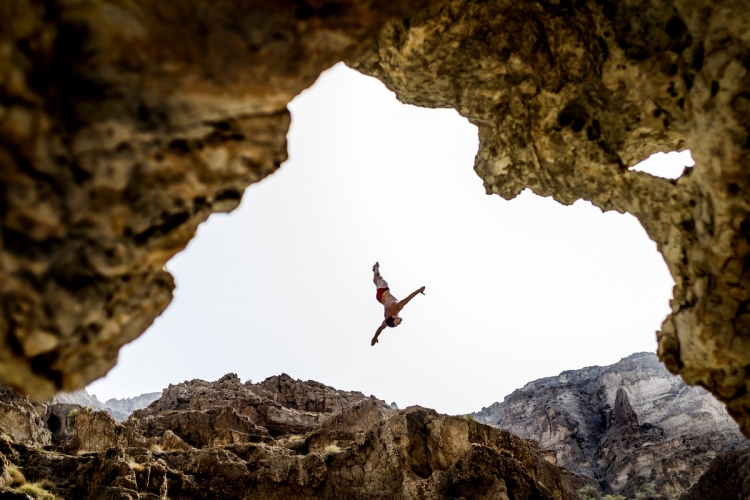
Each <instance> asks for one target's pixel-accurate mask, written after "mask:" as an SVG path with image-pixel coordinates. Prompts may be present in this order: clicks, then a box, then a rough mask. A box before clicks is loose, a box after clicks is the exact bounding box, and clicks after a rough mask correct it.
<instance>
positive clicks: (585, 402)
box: [474, 353, 750, 498]
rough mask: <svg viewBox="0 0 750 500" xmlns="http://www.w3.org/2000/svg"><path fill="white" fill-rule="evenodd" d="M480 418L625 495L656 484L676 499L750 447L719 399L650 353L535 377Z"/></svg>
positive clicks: (599, 485)
mask: <svg viewBox="0 0 750 500" xmlns="http://www.w3.org/2000/svg"><path fill="white" fill-rule="evenodd" d="M474 415H475V416H476V418H477V420H478V421H480V422H484V423H487V424H490V425H494V426H497V427H500V428H504V429H507V430H509V431H511V432H513V433H514V434H517V435H519V436H521V437H524V438H527V439H535V440H537V441H539V443H540V446H541V447H542V448H543V449H552V450H555V451H556V453H557V462H558V465H560V466H561V467H564V468H566V469H568V470H570V471H572V472H573V473H575V474H578V475H580V476H583V477H584V478H587V482H588V484H591V485H592V486H595V487H596V488H597V489H599V490H600V491H604V492H606V493H618V494H623V495H628V496H632V495H634V494H635V493H637V492H639V491H641V490H643V489H644V488H645V487H646V486H647V485H649V484H653V486H654V487H655V489H656V491H658V492H659V493H661V494H662V495H664V496H665V497H667V498H677V497H679V495H680V494H682V493H684V492H685V491H686V490H687V489H688V488H690V487H691V486H692V485H694V484H695V483H696V482H697V481H698V479H699V478H700V477H701V475H702V474H703V473H704V472H705V471H706V470H707V469H708V465H709V462H710V461H711V460H712V459H713V458H714V457H716V456H718V455H719V454H721V452H723V451H727V450H732V449H735V448H739V447H742V446H747V445H750V441H748V440H747V439H745V438H744V437H743V436H742V434H741V433H740V432H739V429H738V426H737V424H736V422H734V421H733V420H732V419H730V418H729V417H728V416H727V415H726V413H725V412H724V409H723V408H722V405H721V404H720V403H718V402H717V401H716V400H715V399H714V398H713V397H711V395H710V394H708V393H707V392H706V391H704V390H703V389H700V388H697V387H689V386H687V385H685V383H684V382H683V381H682V379H680V378H679V377H675V376H673V375H671V374H669V372H668V371H667V370H666V369H665V368H664V366H663V365H662V364H661V363H659V362H658V360H657V358H656V356H655V355H653V354H649V353H638V354H633V355H631V356H628V357H627V358H624V359H622V360H621V361H620V362H618V363H615V364H613V365H610V366H593V367H588V368H583V369H581V370H572V371H566V372H563V373H561V374H560V375H558V376H557V377H547V378H543V379H540V380H536V381H534V382H530V383H528V384H526V385H525V386H524V387H523V388H522V389H519V390H517V391H515V392H513V393H512V394H510V395H509V396H506V397H505V399H504V400H503V401H502V402H499V403H495V404H493V405H492V406H490V407H488V408H483V409H482V411H480V412H477V413H475V414H474Z"/></svg>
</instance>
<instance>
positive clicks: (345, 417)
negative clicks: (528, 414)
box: [0, 374, 565, 500]
mask: <svg viewBox="0 0 750 500" xmlns="http://www.w3.org/2000/svg"><path fill="white" fill-rule="evenodd" d="M255 391H257V393H256V392H255ZM258 393H263V394H264V396H260V395H259V394H258ZM268 397H270V398H273V399H269V398H268ZM21 399H24V398H21ZM56 405H60V403H56V404H53V405H51V406H56ZM32 406H33V405H32ZM315 408H317V410H315ZM271 409H273V411H274V412H276V413H274V414H273V415H274V418H270V417H269V416H268V414H269V413H270V412H271ZM282 418H285V419H286V420H285V422H283V423H282V422H281V419H282ZM74 420H75V423H74V429H73V435H72V438H71V439H70V440H69V441H68V442H66V443H60V444H61V446H60V447H56V446H47V447H45V448H44V449H41V448H39V447H36V446H30V445H29V444H28V443H25V442H24V441H23V440H14V439H8V438H7V437H4V436H0V496H3V498H6V496H7V497H8V498H11V497H12V498H19V500H20V498H21V497H20V496H18V492H17V490H15V489H14V488H13V487H11V481H10V476H9V474H6V472H7V471H8V470H9V467H10V466H11V464H13V465H14V466H16V467H18V468H19V469H20V470H21V472H22V473H23V474H24V475H25V476H26V479H27V480H28V481H35V482H36V481H41V480H42V479H45V480H46V481H47V483H46V486H45V487H46V488H47V489H48V490H51V491H52V492H53V493H54V494H55V495H58V496H59V497H62V498H66V499H87V500H103V499H123V500H124V499H126V498H127V499H139V498H143V499H157V498H160V499H165V500H166V499H167V498H185V499H187V498H201V499H213V498H223V499H251V498H252V499H259V498H264V499H269V500H277V499H278V500H281V499H289V498H296V499H297V498H298V499H307V498H309V499H340V498H359V499H383V500H385V499H389V500H399V499H403V500H407V499H409V500H411V499H413V500H418V499H419V500H444V499H446V498H456V499H458V498H471V499H477V500H483V499H484V500H502V499H506V500H507V499H509V498H512V499H514V500H564V499H565V491H564V490H563V487H562V479H561V476H560V472H559V470H558V469H557V467H555V466H554V465H552V464H551V463H550V462H549V461H547V460H545V458H544V456H543V454H542V453H540V451H539V450H538V448H537V447H536V446H535V444H534V443H529V442H527V441H526V440H524V439H521V438H519V437H517V436H514V435H512V434H511V433H509V432H507V431H503V430H498V429H494V428H492V427H489V426H485V425H483V424H480V423H478V422H476V421H471V420H468V419H465V418H463V417H447V416H444V415H438V414H437V413H435V412H434V411H432V410H426V409H423V408H420V407H411V408H408V409H406V410H401V411H396V410H393V409H391V408H390V406H389V405H387V404H386V403H385V402H384V401H380V400H378V399H376V398H374V397H372V396H371V397H369V398H367V397H364V395H362V394H361V393H356V392H346V391H337V390H336V389H333V388H331V387H327V386H324V385H323V384H319V383H317V382H312V381H308V382H302V381H298V380H293V379H291V378H290V377H288V376H286V375H282V376H280V377H271V378H269V379H267V380H266V381H264V382H261V383H260V384H251V383H246V384H243V383H241V381H240V380H239V379H238V378H237V376H236V375H234V374H229V375H227V376H225V377H223V378H222V379H220V380H219V381H217V382H213V383H211V382H205V381H200V380H193V381H189V382H185V383H182V384H177V385H172V386H170V387H169V388H167V389H165V390H164V392H163V395H162V397H161V398H160V399H159V400H157V401H155V402H153V403H152V404H151V405H150V406H149V407H148V408H147V409H144V410H138V411H136V412H135V414H134V415H133V417H131V418H130V419H128V420H127V421H125V422H123V423H117V422H115V420H114V419H113V418H112V416H111V415H109V414H108V413H106V412H103V411H99V412H97V411H93V410H90V409H88V408H83V409H81V410H79V411H78V413H77V414H76V415H75V419H74ZM312 421H316V422H317V423H316V424H315V425H310V422H312ZM266 422H271V423H272V424H273V429H274V431H275V432H269V430H271V429H268V428H266V427H264V426H263V425H260V424H261V423H266ZM37 423H38V422H37ZM305 426H306V427H305ZM302 427H305V430H304V433H303V434H289V432H293V431H300V430H301V428H302ZM282 432H287V434H283V435H281V433H282ZM13 495H16V496H13Z"/></svg>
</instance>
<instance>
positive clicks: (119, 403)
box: [53, 389, 162, 422]
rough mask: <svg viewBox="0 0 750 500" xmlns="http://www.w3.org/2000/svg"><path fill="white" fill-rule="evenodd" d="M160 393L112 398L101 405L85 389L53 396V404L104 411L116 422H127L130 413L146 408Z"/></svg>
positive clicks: (94, 395) (97, 399) (94, 396)
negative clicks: (72, 405)
mask: <svg viewBox="0 0 750 500" xmlns="http://www.w3.org/2000/svg"><path fill="white" fill-rule="evenodd" d="M161 394H162V393H161V392H149V393H146V394H141V395H140V396H135V397H132V398H122V399H117V398H112V399H108V400H107V401H106V402H105V403H102V402H101V401H100V400H99V398H97V397H96V394H89V393H88V391H87V390H86V389H81V390H80V391H75V392H71V393H61V394H58V395H57V396H55V398H54V399H53V402H55V403H64V404H74V405H80V406H82V407H86V408H92V409H94V410H97V411H106V412H107V413H109V414H110V415H112V417H114V419H115V420H116V421H118V422H123V421H125V420H127V418H128V417H129V416H130V414H131V413H133V412H134V411H135V410H140V409H142V408H145V407H147V406H148V405H150V404H151V403H152V402H153V401H156V400H157V399H159V398H160V397H161Z"/></svg>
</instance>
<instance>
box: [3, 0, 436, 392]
mask: <svg viewBox="0 0 750 500" xmlns="http://www.w3.org/2000/svg"><path fill="white" fill-rule="evenodd" d="M429 3H430V0H410V1H406V0H394V1H389V2H373V1H371V0H342V1H336V2H327V1H322V2H319V1H303V2H300V1H296V0H280V1H274V2H267V1H265V0H249V1H243V2H239V1H235V0H220V1H206V0H186V1H181V2H177V3H174V2H163V1H161V0H144V1H139V2H135V3H134V2H130V1H126V0H114V1H104V0H83V1H75V2H67V1H57V0H53V1H50V2H46V1H41V0H7V1H5V0H4V1H3V2H0V47H2V51H1V53H0V137H2V141H0V200H1V202H0V300H1V301H2V303H3V307H2V308H1V309H0V339H1V340H2V343H1V344H0V345H1V348H0V379H2V380H4V381H5V382H7V383H8V384H10V385H11V386H13V387H16V388H20V389H23V390H24V391H26V392H28V393H30V394H33V395H35V396H38V397H50V396H52V395H53V394H54V393H55V392H58V391H60V390H63V391H72V390H76V389H80V388H82V387H83V386H85V385H86V384H87V383H88V382H90V381H92V380H94V379H96V378H98V377H101V376H102V375H104V374H105V373H106V372H107V371H108V370H109V369H110V368H111V367H112V366H113V365H114V364H115V362H116V361H117V355H118V351H119V349H120V347H121V346H123V345H124V344H126V343H128V342H130V341H132V340H133V339H135V338H137V337H138V336H139V335H140V334H141V333H142V332H143V331H144V330H145V329H146V328H147V327H148V326H149V325H150V324H151V322H152V321H153V319H154V318H155V317H156V316H158V315H159V314H160V313H161V312H162V311H163V310H164V309H165V308H166V307H167V305H168V304H169V302H170V300H171V298H172V289H173V288H174V282H173V280H172V277H171V276H170V275H169V273H167V272H166V271H165V270H164V264H165V263H166V262H167V261H168V260H169V259H170V258H171V257H172V256H173V255H175V253H177V252H179V251H180V250H182V249H183V248H184V247H185V246H186V245H187V243H188V241H189V240H190V239H191V238H192V237H193V235H194V234H195V230H196V227H197V226H198V224H200V223H201V222H203V221H205V220H206V219H207V218H208V217H209V216H210V215H211V214H212V213H216V212H227V211H231V210H232V209H234V208H235V207H237V205H238V204H239V202H240V200H241V198H242V195H243V192H244V190H245V188H246V187H247V186H248V185H250V184H252V183H254V182H257V181H259V180H260V179H262V178H264V177H266V176H267V175H269V174H271V173H273V172H274V171H275V170H276V169H277V168H278V167H279V165H280V164H281V163H282V162H283V161H284V160H285V159H286V157H287V154H286V132H287V130H288V127H289V113H288V111H287V110H286V104H287V103H288V102H289V101H290V100H291V99H292V98H293V97H294V96H296V95H297V94H298V93H299V92H301V91H302V90H303V89H304V88H306V87H308V86H309V85H311V84H312V83H313V82H314V81H315V79H316V78H317V76H318V75H319V74H320V73H321V72H322V71H323V70H325V69H327V68H329V67H330V66H332V65H333V64H335V63H336V62H339V61H341V60H342V59H345V58H348V57H351V56H353V55H355V54H356V53H357V52H358V51H359V50H360V49H361V48H362V47H363V44H365V43H367V42H368V41H369V40H370V39H371V38H372V36H373V35H374V34H375V33H376V31H377V30H378V29H379V28H380V27H382V26H383V25H384V23H385V22H386V21H387V20H389V19H392V18H395V17H403V16H404V15H407V14H408V13H410V12H413V11H416V10H417V9H419V8H421V7H425V6H427V5H428V4H429Z"/></svg>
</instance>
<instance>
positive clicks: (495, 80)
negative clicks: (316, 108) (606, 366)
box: [349, 0, 750, 437]
mask: <svg viewBox="0 0 750 500" xmlns="http://www.w3.org/2000/svg"><path fill="white" fill-rule="evenodd" d="M749 32H750V9H748V8H747V3H746V2H744V1H737V0H721V1H714V0H697V1H695V0H690V1H688V0H628V1H610V0H582V1H575V2H571V1H550V2H547V1H529V2H517V1H513V0H492V1H477V0H446V1H444V2H442V3H441V4H440V5H438V6H436V7H434V8H432V9H427V10H425V11H422V12H421V13H419V14H418V15H415V16H411V17H409V18H407V19H405V20H400V21H394V22H391V23H390V24H389V25H388V26H387V27H386V28H384V29H383V31H382V32H381V33H380V35H379V37H378V38H377V41H376V42H375V43H374V44H373V45H372V46H371V48H370V49H369V51H367V52H365V53H364V54H362V55H360V56H358V57H357V58H354V59H352V60H351V61H349V64H350V65H351V66H352V67H353V68H355V69H357V70H359V71H361V72H363V73H365V74H368V75H372V76H375V77H377V78H378V79H380V80H381V81H383V82H384V83H385V84H386V86H387V87H388V88H390V89H391V90H393V91H394V92H395V93H396V95H397V96H398V98H399V99H400V100H401V101H402V102H405V103H408V104H414V105H417V106H424V107H432V108H455V109H456V110H457V111H458V112H459V113H460V114H461V115H462V116H464V117H466V118H467V119H468V120H469V121H470V122H471V123H473V124H475V125H476V126H477V127H478V128H479V140H480V145H479V152H478V153H477V156H476V160H475V170H476V172H477V174H478V175H479V176H480V177H481V178H482V179H483V180H484V184H485V187H486V190H487V193H495V194H498V195H500V196H502V197H503V198H506V199H511V198H514V197H515V196H517V195H518V194H519V193H520V192H521V191H522V190H524V189H531V190H532V191H533V192H535V193H536V194H538V195H541V196H551V197H553V198H554V199H555V200H557V201H559V202H560V203H563V204H571V203H573V202H575V201H576V200H579V199H584V200H588V201H590V202H591V203H593V204H594V205H595V206H597V207H599V208H601V209H602V210H616V211H618V212H621V213H624V212H627V213H630V214H632V215H634V216H635V217H637V218H638V220H639V221H640V222H641V224H642V225H643V227H644V228H645V230H646V232H647V233H648V235H649V237H650V238H651V239H652V240H653V241H655V242H656V245H657V248H658V249H659V251H660V252H661V254H662V255H663V257H664V260H665V262H666V263H667V265H668V267H669V270H670V272H671V274H672V277H673V278H674V280H675V287H674V291H673V299H672V301H671V306H672V314H671V315H670V316H669V317H668V318H667V319H666V321H665V322H664V324H663V325H662V329H661V331H660V332H659V333H658V339H659V357H660V359H661V360H662V361H663V362H664V363H665V364H666V366H667V367H668V368H669V370H670V371H672V372H673V373H679V374H680V375H681V376H682V377H683V378H684V379H685V381H686V382H687V383H689V384H691V385H701V386H703V387H706V388H708V390H709V391H711V392H712V393H713V394H714V395H715V396H716V397H717V398H718V399H720V400H721V401H723V402H725V403H727V408H728V410H729V412H730V413H731V415H732V416H733V417H734V418H735V419H737V421H738V422H739V423H740V426H741V428H742V429H743V432H744V433H745V435H747V436H749V437H750V369H748V367H750V309H749V308H750V265H748V263H749V262H750V173H749V171H748V165H749V162H750V120H748V115H749V112H748V110H750V98H748V96H749V95H750V73H749V72H748V65H747V61H748V58H750V38H748V33H749ZM683 149H690V151H691V152H692V154H693V157H694V159H695V162H696V163H695V167H694V168H692V169H688V170H686V171H685V173H684V174H683V175H682V177H680V178H679V179H677V180H675V181H670V180H666V179H662V178H657V177H653V176H651V175H649V174H646V173H642V172H637V171H633V170H629V167H632V166H634V165H635V164H636V163H638V162H640V161H642V160H644V159H646V158H647V157H648V156H649V155H651V154H652V153H655V152H658V151H672V150H683Z"/></svg>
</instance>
